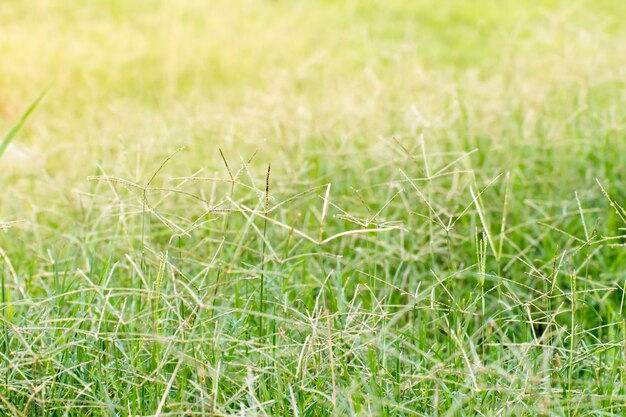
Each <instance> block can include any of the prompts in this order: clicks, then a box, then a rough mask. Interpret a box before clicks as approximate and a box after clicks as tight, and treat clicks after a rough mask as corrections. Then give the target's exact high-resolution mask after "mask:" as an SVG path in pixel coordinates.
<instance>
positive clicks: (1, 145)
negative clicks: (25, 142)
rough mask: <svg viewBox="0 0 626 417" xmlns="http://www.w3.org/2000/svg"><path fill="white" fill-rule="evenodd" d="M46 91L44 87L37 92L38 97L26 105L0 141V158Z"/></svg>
mask: <svg viewBox="0 0 626 417" xmlns="http://www.w3.org/2000/svg"><path fill="white" fill-rule="evenodd" d="M47 92H48V90H47V89H46V90H44V91H42V92H41V94H39V97H37V98H36V99H35V101H33V102H32V103H31V105H30V106H28V108H27V109H26V111H25V112H24V114H22V117H21V118H20V121H19V122H17V124H16V125H15V126H13V128H12V129H11V130H10V131H9V133H7V135H6V136H5V137H4V139H2V142H0V158H2V154H4V151H6V150H7V148H8V147H9V144H10V143H11V141H12V140H13V139H14V138H15V136H16V135H17V133H18V132H19V131H20V130H21V129H22V127H23V126H24V123H26V120H28V117H29V116H30V115H31V113H32V112H33V111H35V109H36V108H37V106H38V105H39V103H40V102H41V100H43V98H44V97H45V95H46V93H47Z"/></svg>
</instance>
